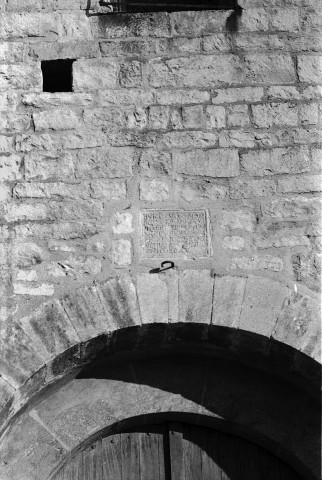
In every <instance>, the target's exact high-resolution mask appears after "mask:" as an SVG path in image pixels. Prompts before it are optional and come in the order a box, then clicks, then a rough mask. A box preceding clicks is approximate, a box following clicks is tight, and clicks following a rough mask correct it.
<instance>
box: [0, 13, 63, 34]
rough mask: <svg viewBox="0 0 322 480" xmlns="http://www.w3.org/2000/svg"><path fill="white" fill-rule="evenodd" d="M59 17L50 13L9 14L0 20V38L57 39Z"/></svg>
mask: <svg viewBox="0 0 322 480" xmlns="http://www.w3.org/2000/svg"><path fill="white" fill-rule="evenodd" d="M57 35H59V17H58V15H57V14H55V13H50V12H48V13H47V12H46V13H45V12H44V13H42V12H22V13H16V12H12V13H11V12H10V13H6V14H5V16H4V15H2V17H1V19H0V38H4V39H9V38H10V39H13V38H25V37H36V38H37V37H47V38H57Z"/></svg>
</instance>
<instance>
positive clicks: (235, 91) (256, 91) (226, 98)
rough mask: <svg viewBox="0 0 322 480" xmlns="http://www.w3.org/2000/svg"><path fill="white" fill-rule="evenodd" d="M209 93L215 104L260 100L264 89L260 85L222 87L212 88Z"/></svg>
mask: <svg viewBox="0 0 322 480" xmlns="http://www.w3.org/2000/svg"><path fill="white" fill-rule="evenodd" d="M272 88H273V87H272ZM211 94H212V103H214V104H216V105H220V104H224V103H236V102H260V101H261V100H262V98H263V96H264V89H263V88H261V87H239V88H223V89H215V90H212V92H211Z"/></svg>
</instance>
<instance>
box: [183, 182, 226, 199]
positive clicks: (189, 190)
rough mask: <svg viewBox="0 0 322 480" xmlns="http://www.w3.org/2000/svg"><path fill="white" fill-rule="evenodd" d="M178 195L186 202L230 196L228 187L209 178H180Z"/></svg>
mask: <svg viewBox="0 0 322 480" xmlns="http://www.w3.org/2000/svg"><path fill="white" fill-rule="evenodd" d="M176 190H177V195H178V196H179V198H182V199H183V200H185V201H186V202H190V203H192V204H194V203H195V202H204V201H206V200H210V201H216V200H222V199H224V198H226V197H227V196H228V187H227V186H226V185H220V184H219V185H218V184H217V183H214V182H211V181H210V179H209V178H207V179H202V180H196V179H193V180H191V181H189V180H188V179H186V178H185V179H183V180H181V181H180V180H179V181H178V182H177V185H176Z"/></svg>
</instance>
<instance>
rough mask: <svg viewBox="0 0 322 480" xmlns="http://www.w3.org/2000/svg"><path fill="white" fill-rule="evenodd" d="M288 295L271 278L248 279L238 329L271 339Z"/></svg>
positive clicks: (283, 287) (285, 289) (287, 290)
mask: <svg viewBox="0 0 322 480" xmlns="http://www.w3.org/2000/svg"><path fill="white" fill-rule="evenodd" d="M288 293H289V289H288V287H286V286H285V285H283V284H281V283H278V282H275V281H273V280H271V279H269V278H264V277H255V276H250V277H248V279H247V283H246V289H245V296H244V300H243V305H242V309H241V315H240V320H239V325H238V328H240V329H241V330H246V331H249V332H254V333H257V334H259V335H264V336H265V337H270V336H271V333H272V331H273V328H274V326H275V324H276V320H277V318H278V316H279V314H280V312H281V309H282V306H283V304H284V301H285V298H286V297H287V295H288Z"/></svg>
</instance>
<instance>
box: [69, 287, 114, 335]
mask: <svg viewBox="0 0 322 480" xmlns="http://www.w3.org/2000/svg"><path fill="white" fill-rule="evenodd" d="M61 304H62V306H63V308H64V310H65V312H66V313H67V315H68V317H69V319H70V321H71V322H72V324H73V326H74V327H75V330H76V332H77V335H78V336H79V338H80V339H81V340H82V341H84V340H87V339H90V338H93V337H95V336H97V335H99V334H100V333H103V332H109V331H111V330H112V329H113V326H114V322H112V324H110V322H109V320H110V319H109V317H108V315H107V312H106V310H105V309H104V306H103V302H102V299H101V297H100V293H99V291H98V288H97V287H96V286H89V287H87V286H85V287H82V288H80V289H78V290H76V291H75V292H70V293H68V294H67V295H65V296H64V297H63V298H62V299H61Z"/></svg>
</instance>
